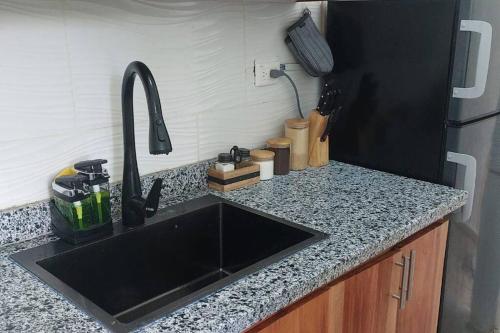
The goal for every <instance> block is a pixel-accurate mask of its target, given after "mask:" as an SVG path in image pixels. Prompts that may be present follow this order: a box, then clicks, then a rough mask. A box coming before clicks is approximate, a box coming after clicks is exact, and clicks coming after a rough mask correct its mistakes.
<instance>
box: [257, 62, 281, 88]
mask: <svg viewBox="0 0 500 333" xmlns="http://www.w3.org/2000/svg"><path fill="white" fill-rule="evenodd" d="M254 64H255V65H254V76H255V86H256V87H263V86H269V85H271V84H275V83H276V79H273V78H272V77H271V76H269V72H270V71H271V69H279V68H280V62H279V61H268V62H260V61H258V60H255V62H254Z"/></svg>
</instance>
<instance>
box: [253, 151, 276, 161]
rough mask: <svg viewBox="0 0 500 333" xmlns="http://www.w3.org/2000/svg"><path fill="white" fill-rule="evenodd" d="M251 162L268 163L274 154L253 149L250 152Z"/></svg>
mask: <svg viewBox="0 0 500 333" xmlns="http://www.w3.org/2000/svg"><path fill="white" fill-rule="evenodd" d="M250 156H252V160H253V161H270V160H272V159H274V152H272V151H270V150H264V149H254V150H252V151H250Z"/></svg>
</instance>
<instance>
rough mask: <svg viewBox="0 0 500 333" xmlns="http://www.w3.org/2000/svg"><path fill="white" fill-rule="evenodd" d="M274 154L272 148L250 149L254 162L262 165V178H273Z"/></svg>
mask: <svg viewBox="0 0 500 333" xmlns="http://www.w3.org/2000/svg"><path fill="white" fill-rule="evenodd" d="M274 155H275V154H274V152H272V151H270V150H263V149H254V150H252V151H250V156H251V157H252V161H253V163H254V164H258V165H259V166H260V180H268V179H271V178H273V175H274Z"/></svg>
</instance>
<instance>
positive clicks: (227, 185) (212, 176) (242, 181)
mask: <svg viewBox="0 0 500 333" xmlns="http://www.w3.org/2000/svg"><path fill="white" fill-rule="evenodd" d="M258 182H260V166H259V165H258V164H254V165H250V166H247V167H244V168H240V169H235V170H234V171H228V172H222V171H218V170H215V168H214V167H211V168H210V169H208V187H209V188H211V189H213V190H216V191H220V192H228V191H232V190H236V189H238V188H242V187H245V186H250V185H253V184H257V183H258Z"/></svg>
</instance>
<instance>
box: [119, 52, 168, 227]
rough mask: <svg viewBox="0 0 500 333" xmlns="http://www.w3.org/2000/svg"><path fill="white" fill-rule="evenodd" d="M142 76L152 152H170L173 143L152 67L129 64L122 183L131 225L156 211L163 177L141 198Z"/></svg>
mask: <svg viewBox="0 0 500 333" xmlns="http://www.w3.org/2000/svg"><path fill="white" fill-rule="evenodd" d="M136 75H137V76H139V78H140V79H141V81H142V84H143V86H144V91H145V92H146V99H147V103H148V109H149V153H150V154H154V155H157V154H166V155H167V154H168V153H170V152H171V151H172V144H171V143H170V138H169V136H168V132H167V128H166V127H165V122H164V120H163V115H162V112H161V105H160V96H159V95H158V89H157V88H156V83H155V80H154V78H153V75H152V74H151V71H150V70H149V68H148V67H147V66H146V65H145V64H143V63H142V62H139V61H134V62H132V63H130V64H129V65H128V66H127V69H126V70H125V73H124V74H123V83H122V117H123V145H124V156H125V158H124V163H123V183H122V223H123V224H124V225H126V226H129V227H134V226H138V225H142V224H144V220H145V218H146V217H151V216H153V215H155V214H156V210H157V209H158V203H159V200H160V191H161V185H162V179H160V178H157V179H156V180H155V181H154V184H153V186H152V188H151V190H150V192H149V194H148V196H147V198H146V199H144V198H143V197H142V189H141V181H140V178H139V171H138V169H137V156H136V152H135V134H134V107H133V99H134V81H135V76H136Z"/></svg>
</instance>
